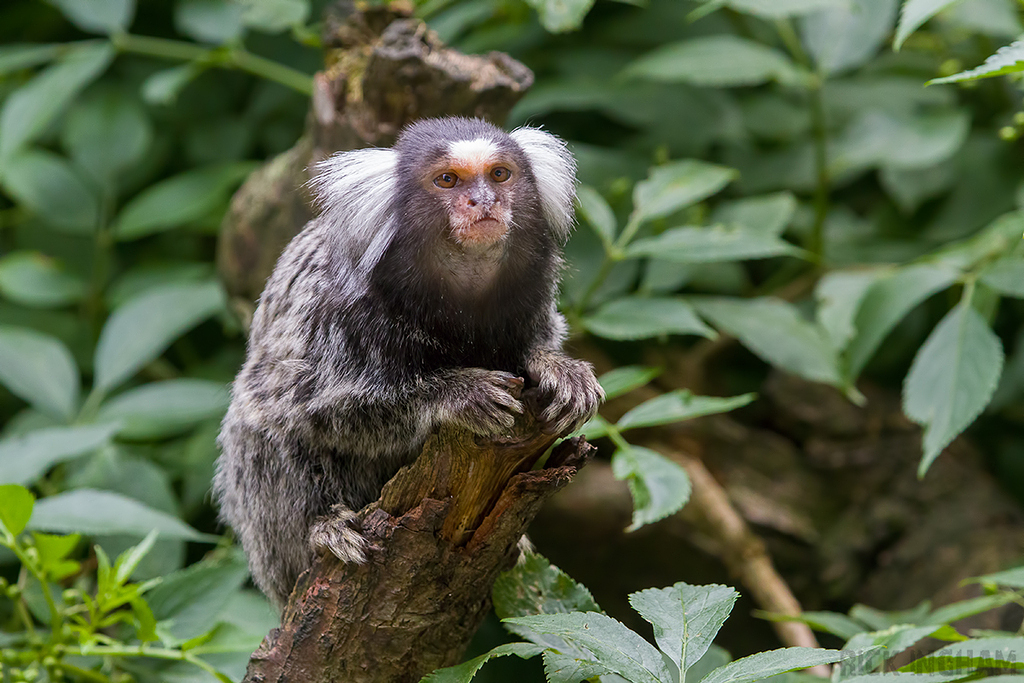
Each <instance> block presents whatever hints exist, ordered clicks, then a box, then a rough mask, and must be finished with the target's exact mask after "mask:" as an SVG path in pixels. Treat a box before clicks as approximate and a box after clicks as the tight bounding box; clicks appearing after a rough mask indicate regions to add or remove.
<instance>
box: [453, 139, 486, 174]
mask: <svg viewBox="0 0 1024 683" xmlns="http://www.w3.org/2000/svg"><path fill="white" fill-rule="evenodd" d="M497 154H498V146H497V145H496V144H494V142H493V141H492V140H486V139H484V138H477V139H476V140H456V141H455V142H452V143H450V144H449V145H448V156H449V157H451V160H452V163H453V164H455V165H457V166H467V167H470V168H472V167H480V166H485V165H486V164H488V163H489V162H491V161H493V160H494V157H495V156H496V155H497Z"/></svg>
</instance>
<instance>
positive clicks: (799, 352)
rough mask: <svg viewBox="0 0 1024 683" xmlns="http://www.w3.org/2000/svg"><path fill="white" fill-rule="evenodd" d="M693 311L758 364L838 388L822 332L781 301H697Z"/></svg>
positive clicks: (835, 368)
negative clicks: (748, 352)
mask: <svg viewBox="0 0 1024 683" xmlns="http://www.w3.org/2000/svg"><path fill="white" fill-rule="evenodd" d="M692 301H693V304H694V307H695V308H696V309H697V311H698V312H699V313H700V314H701V315H702V316H704V317H705V318H707V319H709V320H711V321H712V322H713V323H714V324H715V326H716V327H718V328H719V329H720V330H723V331H725V332H727V333H728V334H731V335H732V336H734V337H736V338H737V339H739V340H740V341H741V342H742V343H743V345H744V346H746V347H747V348H748V349H750V350H751V351H752V352H753V353H754V354H756V355H757V356H759V357H760V358H761V359H762V360H764V361H766V362H768V363H771V364H772V365H775V366H778V367H779V368H781V369H783V370H787V371H788V372H792V373H793V374H796V375H799V376H801V377H803V378H805V379H809V380H811V381H814V382H824V383H825V384H832V385H834V386H842V380H841V378H840V373H839V364H838V359H837V357H836V351H835V349H834V348H833V347H832V345H831V343H830V342H829V340H828V338H827V336H826V334H825V332H824V330H822V329H821V328H819V327H818V326H817V325H814V324H812V323H810V322H808V321H807V320H805V319H804V318H803V316H801V315H800V313H799V312H798V311H797V310H796V308H795V307H794V306H793V305H792V304H790V303H787V302H785V301H782V300H781V299H774V298H770V297H765V298H759V299H727V298H710V297H709V298H701V299H696V298H695V299H693V300H692Z"/></svg>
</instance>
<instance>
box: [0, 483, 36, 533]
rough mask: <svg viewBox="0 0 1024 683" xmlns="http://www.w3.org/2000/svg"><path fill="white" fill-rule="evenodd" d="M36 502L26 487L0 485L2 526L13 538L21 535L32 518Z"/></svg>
mask: <svg viewBox="0 0 1024 683" xmlns="http://www.w3.org/2000/svg"><path fill="white" fill-rule="evenodd" d="M35 502H36V499H35V496H33V495H32V493H31V492H30V491H29V490H28V489H27V488H25V487H24V486H18V485H17V484H4V485H0V526H2V527H3V528H4V529H5V530H6V531H7V533H9V534H10V535H11V536H17V535H18V534H20V533H21V532H22V531H24V530H25V525H27V524H28V520H29V519H30V518H31V517H32V506H33V505H34V504H35Z"/></svg>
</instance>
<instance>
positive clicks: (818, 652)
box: [701, 647, 857, 683]
mask: <svg viewBox="0 0 1024 683" xmlns="http://www.w3.org/2000/svg"><path fill="white" fill-rule="evenodd" d="M856 654H857V653H856V652H846V651H842V650H822V649H818V648H813V647H786V648H781V649H778V650H769V651H768V652H759V653H758V654H756V655H751V656H749V657H744V658H743V659H737V660H736V661H734V662H730V663H729V664H726V665H725V666H723V667H720V668H718V669H715V670H714V671H712V672H711V673H709V674H708V675H707V676H705V677H704V678H703V680H702V681H701V683H747V682H748V681H759V680H761V679H763V678H768V677H769V676H774V675H776V674H781V673H786V672H787V671H797V670H799V669H807V668H810V667H812V666H818V665H819V664H832V663H833V662H838V661H841V660H843V659H846V658H848V657H852V656H854V655H856Z"/></svg>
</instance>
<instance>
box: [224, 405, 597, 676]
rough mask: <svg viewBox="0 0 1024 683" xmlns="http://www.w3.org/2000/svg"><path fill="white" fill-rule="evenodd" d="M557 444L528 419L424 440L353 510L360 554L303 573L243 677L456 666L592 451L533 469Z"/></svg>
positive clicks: (561, 455)
mask: <svg viewBox="0 0 1024 683" xmlns="http://www.w3.org/2000/svg"><path fill="white" fill-rule="evenodd" d="M524 396H525V399H526V403H527V405H529V404H530V400H531V399H532V396H531V391H527V392H525V395H524ZM554 441H555V437H553V436H551V435H547V434H543V433H541V432H540V431H539V429H538V427H537V425H536V423H535V422H534V421H533V418H532V417H530V415H527V416H525V417H523V418H521V419H520V420H519V424H518V425H517V429H516V431H515V433H514V435H513V436H511V437H509V438H508V439H503V440H500V441H484V440H480V439H478V438H476V437H474V436H472V435H471V434H468V433H466V432H462V431H459V430H455V429H448V428H444V429H442V430H441V431H440V432H439V433H437V434H435V435H434V436H432V437H431V438H430V439H428V441H427V443H426V445H425V446H424V448H423V452H422V454H421V455H420V457H419V459H417V460H416V462H415V463H413V464H412V465H410V466H408V467H405V468H403V469H402V470H400V471H399V473H398V474H397V475H395V477H394V478H393V479H392V480H391V481H390V482H389V483H388V484H387V485H386V486H385V487H384V491H383V492H382V493H381V497H380V499H379V500H378V501H376V502H374V503H372V504H370V505H369V506H367V507H366V508H364V509H363V510H361V511H360V512H359V518H360V520H361V522H362V527H363V533H364V535H365V537H366V538H367V540H368V541H369V542H370V544H371V549H370V552H369V553H368V557H367V561H366V562H365V563H364V564H344V563H341V562H339V561H338V560H337V559H335V558H334V557H333V556H322V557H320V558H319V559H318V560H317V561H316V562H315V563H314V565H313V567H312V568H311V569H309V570H308V571H306V572H305V573H303V574H302V576H300V577H299V580H298V582H297V583H296V586H295V589H294V591H293V592H292V595H291V598H290V599H289V601H288V605H287V606H286V608H285V610H284V614H283V615H282V621H281V627H280V628H278V629H274V630H273V631H271V632H270V634H269V635H268V636H267V638H266V639H265V640H264V641H263V644H262V645H261V646H260V648H259V649H258V650H257V651H256V652H255V653H254V654H253V656H252V659H251V660H250V662H249V669H248V672H247V673H246V676H245V679H244V680H245V681H246V682H249V683H257V682H259V683H271V682H274V681H280V682H283V681H303V683H321V682H323V683H326V682H328V681H338V682H339V683H341V682H345V683H371V682H379V683H383V682H385V681H387V682H389V683H391V682H395V683H401V682H406V681H407V682H409V683H415V681H419V680H420V678H422V677H423V676H424V675H426V674H427V673H430V672H431V671H433V670H434V669H437V668H440V667H445V666H451V665H454V664H457V663H458V662H459V660H460V657H461V656H462V653H463V651H464V650H465V648H466V646H467V645H468V644H469V641H470V639H471V638H472V637H473V634H474V633H476V630H477V628H478V627H479V625H480V622H481V621H482V619H483V618H484V616H485V615H486V614H487V612H488V610H489V609H490V607H491V598H490V595H491V586H492V584H493V583H494V580H495V578H497V576H498V574H499V573H500V572H501V571H504V570H505V569H508V568H509V567H511V566H512V564H513V563H514V562H515V560H516V558H517V557H518V553H519V550H518V548H517V545H518V542H519V539H520V538H522V536H523V533H524V532H525V531H526V528H527V526H529V524H530V522H531V521H532V520H533V517H534V516H535V515H536V513H537V511H538V510H539V509H540V506H541V504H542V503H543V501H544V500H545V499H546V498H547V497H548V496H550V495H551V494H553V493H554V492H555V491H557V490H558V489H560V488H562V487H563V486H564V485H565V484H566V483H568V482H569V480H570V479H571V478H572V476H573V475H574V474H575V473H576V471H577V470H578V468H579V467H581V466H582V465H583V464H584V463H585V462H586V461H587V460H588V459H589V457H590V455H591V453H592V451H593V447H591V446H590V445H589V444H587V443H586V442H585V441H584V440H583V439H582V438H580V437H577V438H574V439H569V440H566V441H563V442H562V443H560V444H558V446H556V447H555V448H554V450H553V451H552V452H551V455H550V456H549V457H548V459H547V462H546V463H545V466H544V467H543V468H541V469H536V470H533V469H531V468H532V467H533V466H534V464H535V463H536V462H537V461H538V460H539V459H540V458H541V456H542V455H544V453H546V452H547V450H548V449H549V448H550V447H551V445H552V444H553V443H554Z"/></svg>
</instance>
